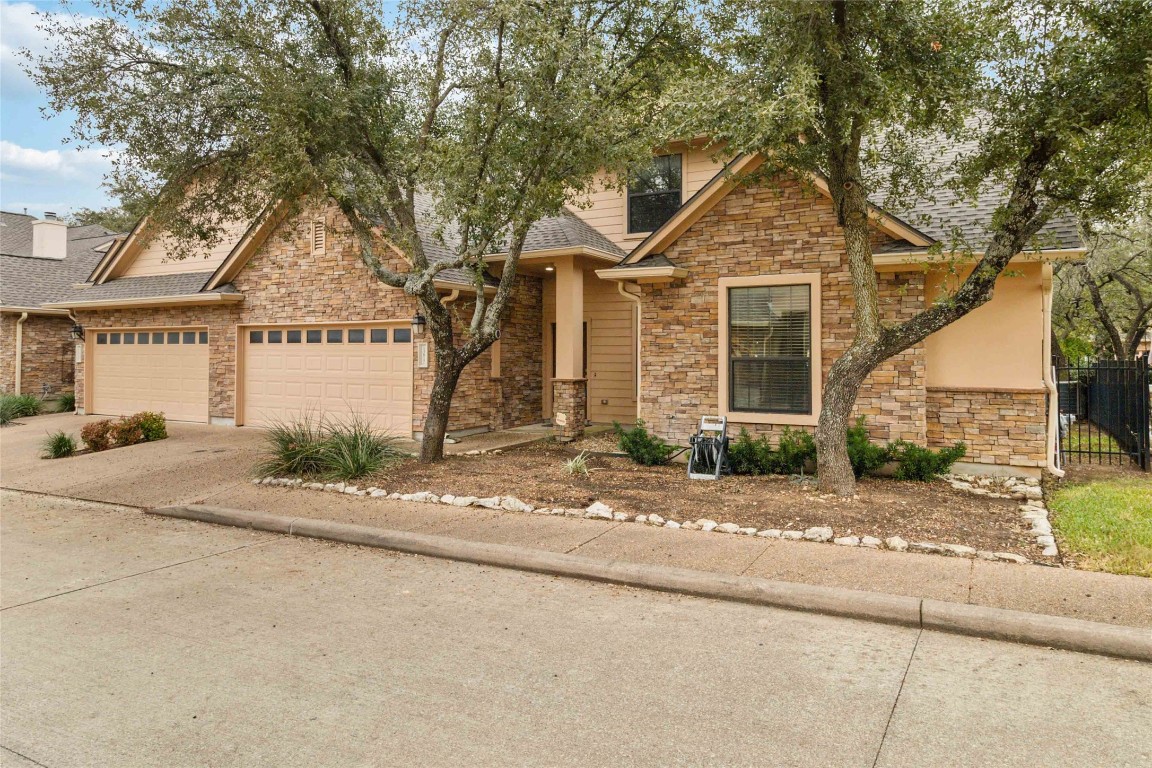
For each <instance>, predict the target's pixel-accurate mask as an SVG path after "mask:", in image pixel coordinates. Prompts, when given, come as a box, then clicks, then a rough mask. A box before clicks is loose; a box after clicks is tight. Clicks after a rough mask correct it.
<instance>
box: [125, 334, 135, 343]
mask: <svg viewBox="0 0 1152 768" xmlns="http://www.w3.org/2000/svg"><path fill="white" fill-rule="evenodd" d="M124 343H125V344H135V343H136V334H134V333H126V334H124Z"/></svg>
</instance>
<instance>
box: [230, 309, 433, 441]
mask: <svg viewBox="0 0 1152 768" xmlns="http://www.w3.org/2000/svg"><path fill="white" fill-rule="evenodd" d="M243 338H244V340H245V353H244V374H243V375H244V384H243V388H244V423H245V424H248V425H253V426H268V425H269V424H272V423H275V422H278V421H279V422H284V421H292V420H294V419H298V418H300V417H301V416H302V415H305V414H311V415H312V416H313V417H327V418H336V419H339V418H346V417H347V416H349V415H352V414H355V415H357V416H362V417H364V418H366V419H368V420H369V421H371V422H372V424H373V425H374V426H375V427H377V428H379V429H384V430H387V431H389V432H392V433H393V434H397V435H404V436H408V435H410V434H411V433H412V343H411V342H412V329H411V328H410V327H408V326H407V325H406V324H405V325H398V324H393V325H367V324H365V325H349V326H342V327H334V326H315V325H312V326H308V325H301V326H298V327H292V326H273V327H264V328H246V329H245V330H244V335H243Z"/></svg>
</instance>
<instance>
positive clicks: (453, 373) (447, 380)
mask: <svg viewBox="0 0 1152 768" xmlns="http://www.w3.org/2000/svg"><path fill="white" fill-rule="evenodd" d="M456 357H457V356H456V355H455V354H443V355H442V354H440V353H439V352H438V353H437V355H436V378H435V380H434V381H433V383H432V394H431V396H430V397H429V398H428V413H427V415H425V417H424V438H423V440H422V441H421V443H420V463H421V464H431V463H432V462H435V461H440V460H441V459H443V458H444V436H445V434H446V433H447V432H448V414H449V411H450V410H451V408H452V395H453V394H454V393H455V392H456V384H457V383H458V382H459V381H460V372H461V370H462V369H463V367H464V366H463V365H460V364H459V361H458V360H457V359H456Z"/></svg>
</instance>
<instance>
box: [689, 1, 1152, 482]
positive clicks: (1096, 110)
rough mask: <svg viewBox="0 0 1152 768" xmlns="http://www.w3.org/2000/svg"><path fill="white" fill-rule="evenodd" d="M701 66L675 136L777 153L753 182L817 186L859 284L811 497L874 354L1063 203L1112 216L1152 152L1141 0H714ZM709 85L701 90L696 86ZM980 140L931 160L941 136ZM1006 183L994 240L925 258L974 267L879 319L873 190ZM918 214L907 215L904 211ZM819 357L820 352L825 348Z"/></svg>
mask: <svg viewBox="0 0 1152 768" xmlns="http://www.w3.org/2000/svg"><path fill="white" fill-rule="evenodd" d="M707 16H708V22H709V26H710V31H711V33H712V34H711V38H710V40H711V44H710V46H709V47H708V49H707V50H706V53H707V56H706V58H705V59H704V61H705V64H704V65H703V66H701V67H700V68H699V69H698V71H697V72H696V76H695V78H689V85H688V86H687V87H685V88H683V89H681V90H679V91H677V96H676V97H675V99H674V100H673V104H672V105H671V106H672V108H671V109H668V110H667V114H670V115H677V114H680V115H684V119H683V120H682V121H681V122H680V123H679V124H678V128H679V131H680V132H681V133H684V134H688V135H696V134H699V133H706V134H708V135H711V136H713V137H715V139H716V140H718V141H725V142H727V143H728V145H729V147H730V148H731V149H734V150H737V151H759V152H763V153H765V154H766V156H767V157H768V158H769V161H768V163H767V164H766V165H767V169H768V170H767V171H766V172H765V173H764V174H762V176H763V177H764V178H771V177H772V174H774V173H775V174H777V175H793V176H795V177H798V178H800V179H801V180H803V179H806V178H810V177H811V175H812V174H817V175H819V176H821V177H823V178H824V179H826V181H827V184H828V189H829V193H830V197H831V202H832V207H833V209H834V212H835V216H836V221H837V224H838V225H839V229H840V232H841V234H842V237H843V243H844V248H845V251H846V254H847V261H848V268H849V272H850V275H851V281H852V290H853V297H854V309H853V325H854V337H853V339H852V342H851V344H850V345H849V346H848V348H847V349H846V350H845V351H844V352H843V353H842V354H841V355H840V356H839V357H838V358H837V359H836V360H835V362H834V363H833V365H832V367H831V370H830V371H829V373H828V377H827V381H826V384H825V387H824V393H823V402H822V403H821V409H820V415H819V423H818V426H817V430H816V442H817V449H818V471H819V483H820V487H821V489H822V490H825V491H829V492H834V493H837V494H841V495H850V494H852V493H853V492H854V489H855V479H854V477H853V474H852V469H851V465H850V463H849V460H848V454H847V446H846V438H845V433H846V429H847V427H848V426H849V419H850V417H851V413H852V409H853V407H854V404H855V401H856V397H857V394H858V392H859V389H860V387H861V385H862V384H863V383H864V381H865V379H866V378H867V377H868V375H869V374H870V373H871V372H872V371H873V370H875V369H876V368H877V367H878V366H879V365H881V364H882V363H883V362H884V361H885V360H888V359H889V358H891V357H892V356H894V355H896V354H899V353H900V352H902V351H904V350H906V349H908V348H909V347H911V346H913V345H915V344H917V343H919V342H921V341H923V340H924V339H925V338H927V337H928V336H929V335H930V334H932V333H934V332H936V331H938V330H940V329H941V328H943V327H945V326H947V325H948V324H950V323H952V322H954V321H956V320H958V319H959V318H961V317H963V316H964V315H965V314H967V313H968V312H971V311H972V310H973V309H975V308H977V307H979V306H981V305H982V304H984V303H985V302H987V301H988V300H989V299H991V297H992V293H993V289H994V287H995V283H996V280H997V278H998V277H999V276H1000V275H1001V274H1002V273H1003V272H1004V270H1005V268H1006V267H1007V266H1008V263H1009V261H1010V260H1011V259H1012V257H1013V256H1015V255H1016V254H1018V253H1020V252H1022V251H1024V250H1026V249H1028V248H1030V247H1035V246H1042V245H1043V244H1042V243H1037V242H1036V239H1035V238H1036V235H1037V233H1038V232H1040V230H1041V229H1042V228H1043V227H1044V225H1045V224H1046V223H1047V222H1049V221H1052V220H1053V218H1054V217H1057V216H1070V215H1076V216H1081V217H1083V216H1090V217H1097V218H1107V216H1108V215H1110V214H1111V213H1112V212H1113V211H1115V210H1116V209H1117V208H1119V207H1122V206H1123V203H1124V201H1125V199H1126V198H1127V197H1129V196H1130V194H1131V191H1132V189H1133V188H1134V182H1135V180H1137V179H1139V178H1141V177H1142V176H1144V175H1145V174H1146V169H1147V167H1148V161H1149V153H1150V151H1152V133H1150V128H1149V126H1150V114H1149V104H1150V98H1149V84H1150V73H1152V5H1149V4H1148V3H1147V2H1144V1H1143V0H1020V1H1019V2H1015V1H1014V0H900V1H896V0H875V1H874V2H848V1H846V0H831V1H830V2H807V0H717V1H716V3H715V4H714V5H713V6H712V7H710V9H709V12H708V14H707ZM702 82H703V83H706V84H707V87H700V83H702ZM961 140H967V141H969V142H973V147H974V149H973V150H972V151H971V152H969V153H967V154H964V155H962V156H961V157H959V158H958V159H957V160H956V161H955V162H953V163H949V164H947V165H944V166H941V163H940V162H939V161H938V160H937V159H936V157H937V155H938V154H939V148H940V144H941V143H942V142H952V141H961ZM992 185H995V186H998V187H999V188H1001V189H1002V190H1003V195H1002V199H1001V200H1000V204H999V206H998V208H997V209H996V210H995V212H994V213H993V214H991V215H990V216H988V218H987V221H986V222H984V224H985V227H986V230H987V237H986V238H984V239H983V240H982V241H980V242H966V241H965V240H963V239H962V238H960V237H959V236H958V234H957V236H955V237H950V238H949V239H948V242H946V243H943V244H942V246H938V247H936V248H934V252H935V253H934V255H933V258H934V259H935V260H937V261H940V262H943V263H945V264H946V265H947V266H948V267H955V268H957V269H958V271H959V268H960V267H961V266H962V262H964V261H966V260H967V261H970V262H972V263H973V265H974V266H973V268H972V270H971V272H970V274H968V276H967V277H966V278H965V279H963V280H962V281H960V282H959V286H958V288H957V289H956V290H955V291H954V292H952V293H950V294H949V295H946V296H940V297H930V299H931V303H930V305H929V306H928V307H927V308H925V309H924V310H923V311H921V312H919V313H917V314H916V315H915V316H914V317H911V318H908V319H906V320H903V321H894V320H891V319H885V318H884V317H883V316H882V313H881V305H880V299H879V292H878V284H877V276H876V271H875V269H874V265H873V258H872V247H871V244H870V237H871V234H872V230H873V224H872V222H871V215H872V213H871V211H870V208H869V202H881V203H885V204H887V205H890V206H892V207H895V208H897V209H899V208H901V207H902V206H906V205H907V203H908V201H910V200H912V199H914V198H915V197H917V196H919V197H928V196H931V195H932V190H933V189H942V188H947V189H949V190H951V191H952V192H954V193H960V194H961V195H962V198H963V199H971V198H973V197H975V196H976V194H977V193H978V192H979V191H980V190H982V189H983V190H984V191H985V192H987V189H988V188H989V187H990V186H992ZM911 223H912V224H914V225H915V223H916V222H915V221H913V222H911ZM816 364H817V366H818V365H819V362H818V361H816Z"/></svg>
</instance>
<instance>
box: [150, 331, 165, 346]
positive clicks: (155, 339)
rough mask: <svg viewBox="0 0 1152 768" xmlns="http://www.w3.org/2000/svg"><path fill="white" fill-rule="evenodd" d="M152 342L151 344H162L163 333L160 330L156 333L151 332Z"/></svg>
mask: <svg viewBox="0 0 1152 768" xmlns="http://www.w3.org/2000/svg"><path fill="white" fill-rule="evenodd" d="M152 343H153V344H163V343H164V333H163V332H162V331H161V332H157V333H154V334H152Z"/></svg>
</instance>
